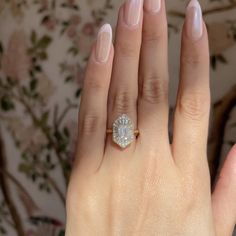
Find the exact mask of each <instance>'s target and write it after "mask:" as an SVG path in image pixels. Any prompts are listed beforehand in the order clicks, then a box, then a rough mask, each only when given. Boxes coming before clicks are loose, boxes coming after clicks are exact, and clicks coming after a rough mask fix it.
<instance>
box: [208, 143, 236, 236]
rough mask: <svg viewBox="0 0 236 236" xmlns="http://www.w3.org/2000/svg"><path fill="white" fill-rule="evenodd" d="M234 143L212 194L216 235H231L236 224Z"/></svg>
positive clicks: (235, 147)
mask: <svg viewBox="0 0 236 236" xmlns="http://www.w3.org/2000/svg"><path fill="white" fill-rule="evenodd" d="M235 199H236V145H235V146H234V147H233V148H232V149H231V151H230V153H229V154H228V157H227V159H226V161H225V163H224V166H223V168H222V170H221V172H220V176H219V179H218V181H217V184H216V187H215V190H214V192H213V195H212V206H213V216H214V219H215V227H216V235H217V236H228V235H232V233H233V229H234V226H235V224H236V202H235Z"/></svg>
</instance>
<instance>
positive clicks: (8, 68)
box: [2, 31, 31, 80]
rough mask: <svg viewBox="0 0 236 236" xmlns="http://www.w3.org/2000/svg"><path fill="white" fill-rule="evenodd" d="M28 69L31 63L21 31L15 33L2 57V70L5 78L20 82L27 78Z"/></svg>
mask: <svg viewBox="0 0 236 236" xmlns="http://www.w3.org/2000/svg"><path fill="white" fill-rule="evenodd" d="M30 67H31V61H30V57H29V55H28V54H27V45H26V37H25V34H24V32H23V31H15V32H14V33H13V34H12V36H11V37H10V40H9V43H8V47H7V50H6V52H5V54H4V55H3V58H2V70H3V72H4V73H5V74H6V75H7V76H9V77H11V78H13V79H17V80H22V79H25V78H27V77H28V71H29V70H30Z"/></svg>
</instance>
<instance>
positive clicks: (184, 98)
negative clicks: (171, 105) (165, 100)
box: [178, 93, 210, 121]
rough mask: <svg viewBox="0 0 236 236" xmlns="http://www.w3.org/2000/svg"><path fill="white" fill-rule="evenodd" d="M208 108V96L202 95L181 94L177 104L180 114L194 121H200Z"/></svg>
mask: <svg viewBox="0 0 236 236" xmlns="http://www.w3.org/2000/svg"><path fill="white" fill-rule="evenodd" d="M209 106H210V99H209V96H208V95H205V94H202V93H195V94H194V93H192V94H185V93H184V94H181V95H180V99H179V102H178V108H179V111H180V113H181V114H183V115H184V116H186V117H187V118H189V119H191V120H195V121H199V120H201V119H202V118H203V117H204V116H205V115H206V114H207V113H208V109H209Z"/></svg>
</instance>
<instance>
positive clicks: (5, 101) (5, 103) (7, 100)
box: [1, 96, 15, 111]
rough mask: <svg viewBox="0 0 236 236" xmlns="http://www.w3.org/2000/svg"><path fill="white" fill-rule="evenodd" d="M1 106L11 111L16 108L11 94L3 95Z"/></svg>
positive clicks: (4, 109)
mask: <svg viewBox="0 0 236 236" xmlns="http://www.w3.org/2000/svg"><path fill="white" fill-rule="evenodd" d="M1 108H2V110H3V111H10V110H13V109H14V108H15V105H14V103H13V102H12V100H11V98H10V97H9V96H3V97H2V98H1Z"/></svg>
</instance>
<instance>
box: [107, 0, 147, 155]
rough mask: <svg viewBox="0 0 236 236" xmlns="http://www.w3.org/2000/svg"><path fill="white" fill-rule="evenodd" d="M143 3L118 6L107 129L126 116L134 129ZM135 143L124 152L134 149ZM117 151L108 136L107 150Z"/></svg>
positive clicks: (139, 0) (136, 0)
mask: <svg viewBox="0 0 236 236" xmlns="http://www.w3.org/2000/svg"><path fill="white" fill-rule="evenodd" d="M142 17H143V0H128V1H126V3H125V4H124V5H123V6H122V7H121V9H120V12H119V19H118V25H117V32H116V40H115V58H114V66H113V73H112V81H111V86H110V92H109V100H108V127H109V128H111V127H112V124H113V122H114V120H116V119H117V118H118V117H119V116H120V115H122V114H127V115H128V116H129V118H130V119H131V120H132V122H133V125H134V128H136V127H137V97H138V68H139V55H140V47H141V35H142ZM134 147H135V143H134V142H133V144H131V145H130V146H129V147H127V149H125V151H127V150H128V151H129V150H134V149H133V148H134ZM117 150H119V151H120V148H119V147H118V145H116V144H114V143H113V141H112V138H111V137H109V136H108V139H107V151H109V152H110V151H117Z"/></svg>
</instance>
